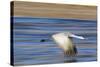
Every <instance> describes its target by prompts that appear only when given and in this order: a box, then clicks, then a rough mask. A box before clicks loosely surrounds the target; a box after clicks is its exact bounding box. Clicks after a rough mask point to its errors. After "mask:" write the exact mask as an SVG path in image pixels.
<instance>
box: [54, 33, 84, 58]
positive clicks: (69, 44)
mask: <svg viewBox="0 0 100 67" xmlns="http://www.w3.org/2000/svg"><path fill="white" fill-rule="evenodd" d="M72 37H77V38H80V39H84V38H83V37H78V36H75V35H73V34H71V33H57V34H54V35H53V36H52V38H53V40H54V41H55V42H56V44H57V45H58V46H59V47H60V48H62V50H63V51H64V55H67V56H75V55H76V54H77V48H76V46H75V45H74V44H73V41H72Z"/></svg>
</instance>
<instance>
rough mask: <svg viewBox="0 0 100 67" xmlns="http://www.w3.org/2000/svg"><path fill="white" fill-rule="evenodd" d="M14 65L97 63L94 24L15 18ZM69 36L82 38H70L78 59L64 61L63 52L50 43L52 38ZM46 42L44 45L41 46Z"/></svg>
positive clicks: (75, 20)
mask: <svg viewBox="0 0 100 67" xmlns="http://www.w3.org/2000/svg"><path fill="white" fill-rule="evenodd" d="M13 21H14V22H13V23H14V25H13V26H14V29H13V33H14V34H13V36H14V64H15V65H29V64H49V63H69V62H87V61H96V60H97V21H96V20H81V19H60V18H36V17H35V18H34V17H14V18H13ZM59 32H71V33H73V34H76V35H80V36H83V37H85V39H84V40H78V39H74V38H73V42H74V44H75V45H76V46H77V49H78V55H77V56H75V57H73V58H69V57H64V55H63V51H62V50H61V49H60V48H59V47H58V46H57V45H56V44H55V42H54V41H53V40H52V38H51V35H52V34H54V33H59ZM41 39H45V40H46V41H45V42H41Z"/></svg>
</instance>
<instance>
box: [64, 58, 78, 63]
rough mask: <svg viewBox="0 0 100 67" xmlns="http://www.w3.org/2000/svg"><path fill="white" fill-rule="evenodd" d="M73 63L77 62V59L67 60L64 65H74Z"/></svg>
mask: <svg viewBox="0 0 100 67" xmlns="http://www.w3.org/2000/svg"><path fill="white" fill-rule="evenodd" d="M72 62H77V60H76V59H70V60H65V61H64V63H72Z"/></svg>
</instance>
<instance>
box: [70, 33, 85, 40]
mask: <svg viewBox="0 0 100 67" xmlns="http://www.w3.org/2000/svg"><path fill="white" fill-rule="evenodd" d="M69 37H73V38H77V39H85V38H84V37H82V36H77V35H74V34H71V35H70V36H69Z"/></svg>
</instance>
